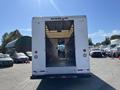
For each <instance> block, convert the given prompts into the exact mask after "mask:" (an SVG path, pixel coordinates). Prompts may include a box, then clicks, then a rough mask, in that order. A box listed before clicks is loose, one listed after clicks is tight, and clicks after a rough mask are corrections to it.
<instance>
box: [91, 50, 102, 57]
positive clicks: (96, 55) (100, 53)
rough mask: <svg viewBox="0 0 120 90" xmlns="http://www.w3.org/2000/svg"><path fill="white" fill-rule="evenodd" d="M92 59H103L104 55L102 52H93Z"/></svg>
mask: <svg viewBox="0 0 120 90" xmlns="http://www.w3.org/2000/svg"><path fill="white" fill-rule="evenodd" d="M91 57H93V58H103V57H104V55H103V54H102V52H101V51H93V52H92V53H91Z"/></svg>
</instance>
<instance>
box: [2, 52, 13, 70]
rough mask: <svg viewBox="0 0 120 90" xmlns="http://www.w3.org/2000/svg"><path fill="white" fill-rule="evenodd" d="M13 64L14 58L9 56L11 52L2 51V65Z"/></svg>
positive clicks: (8, 65)
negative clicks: (3, 52) (4, 52)
mask: <svg viewBox="0 0 120 90" xmlns="http://www.w3.org/2000/svg"><path fill="white" fill-rule="evenodd" d="M11 66H13V59H12V58H11V57H10V56H9V54H2V53H0V67H1V68H3V67H11Z"/></svg>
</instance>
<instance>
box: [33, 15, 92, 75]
mask: <svg viewBox="0 0 120 90" xmlns="http://www.w3.org/2000/svg"><path fill="white" fill-rule="evenodd" d="M51 18H61V19H63V18H64V20H73V21H74V32H75V33H74V36H75V54H76V55H75V57H76V66H71V67H70V66H69V67H68V66H67V67H46V57H45V53H46V51H45V21H52V19H51ZM56 21H59V19H58V20H57V19H56ZM84 49H86V52H84ZM88 51H89V50H88V32H87V20H86V17H85V16H68V17H67V18H66V16H65V17H33V20H32V53H33V57H32V75H47V74H72V73H73V74H79V73H80V74H82V73H90V62H89V52H88ZM37 56H38V57H37Z"/></svg>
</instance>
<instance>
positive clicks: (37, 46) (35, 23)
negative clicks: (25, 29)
mask: <svg viewBox="0 0 120 90" xmlns="http://www.w3.org/2000/svg"><path fill="white" fill-rule="evenodd" d="M44 27H45V25H44V20H43V18H41V17H39V18H38V17H35V18H34V17H33V20H32V53H33V57H32V60H33V62H32V74H34V75H40V74H44V71H45V69H46V67H45V61H46V59H45V31H44Z"/></svg>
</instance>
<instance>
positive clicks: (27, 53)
mask: <svg viewBox="0 0 120 90" xmlns="http://www.w3.org/2000/svg"><path fill="white" fill-rule="evenodd" d="M25 54H26V55H27V56H28V57H29V60H32V52H31V51H27V52H26V53H25Z"/></svg>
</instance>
